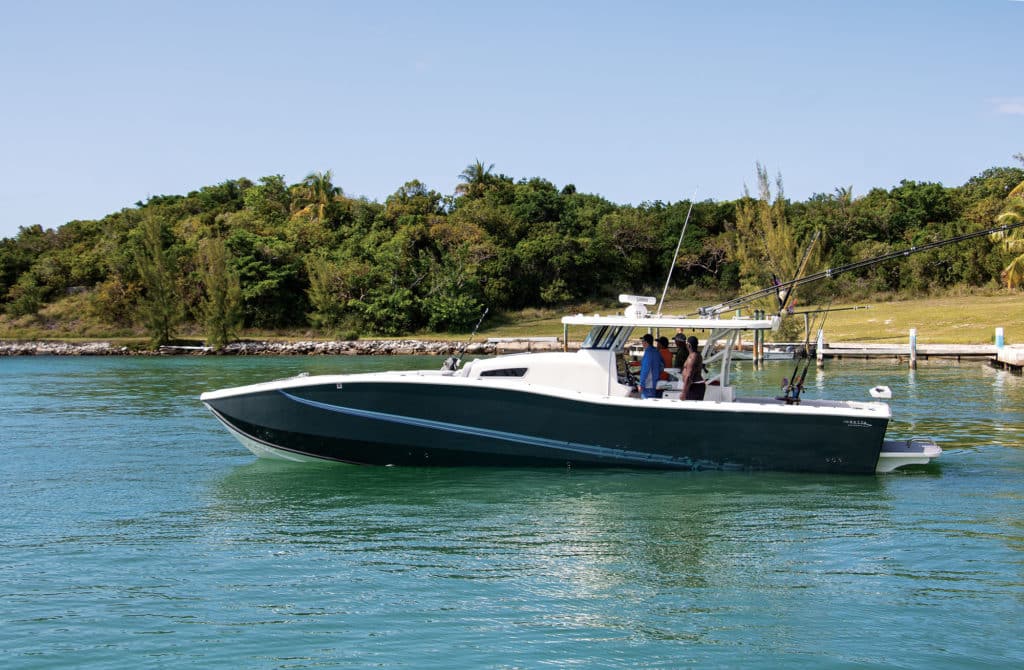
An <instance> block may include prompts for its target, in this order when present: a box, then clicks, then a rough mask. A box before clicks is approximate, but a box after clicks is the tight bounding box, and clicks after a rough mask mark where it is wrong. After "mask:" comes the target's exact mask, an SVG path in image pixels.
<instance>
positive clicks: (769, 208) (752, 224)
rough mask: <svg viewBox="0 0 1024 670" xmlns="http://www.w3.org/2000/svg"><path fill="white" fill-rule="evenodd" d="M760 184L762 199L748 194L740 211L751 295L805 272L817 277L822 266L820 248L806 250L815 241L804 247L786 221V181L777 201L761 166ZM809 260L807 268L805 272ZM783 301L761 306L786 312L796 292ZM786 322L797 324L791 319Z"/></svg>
mask: <svg viewBox="0 0 1024 670" xmlns="http://www.w3.org/2000/svg"><path fill="white" fill-rule="evenodd" d="M757 184H758V198H757V199H756V200H755V199H754V198H751V197H750V196H749V193H748V194H747V196H746V197H745V198H743V200H741V201H740V202H739V204H738V205H737V207H736V238H735V239H736V250H735V252H736V258H737V260H738V261H739V264H740V277H741V282H742V288H743V290H747V291H754V290H757V289H760V288H764V287H766V286H771V285H772V284H773V283H775V282H785V281H788V280H791V279H795V278H797V275H798V273H800V272H801V270H802V272H803V274H809V273H813V272H815V271H816V270H817V269H818V265H819V264H820V262H821V260H820V258H821V254H820V247H819V246H818V245H817V244H814V245H813V246H811V248H810V249H809V250H808V249H806V248H805V247H806V245H809V244H810V243H811V240H807V241H806V242H805V245H804V246H802V245H801V244H800V241H799V240H797V236H796V232H795V231H794V230H793V226H792V225H791V224H790V223H789V221H788V219H787V217H786V200H785V196H784V195H783V189H782V177H781V176H779V177H776V180H775V184H776V194H775V198H774V200H773V199H772V194H771V186H770V184H769V182H768V172H767V170H765V168H764V167H763V166H762V165H761V164H760V163H758V164H757ZM805 256H806V264H805V265H804V267H803V268H801V267H800V266H801V262H803V261H804V259H805ZM779 300H780V302H781V304H780V302H773V301H771V300H764V301H759V304H758V305H757V306H758V307H760V308H762V309H764V310H765V311H768V312H776V311H778V312H782V311H783V309H784V308H785V307H787V306H789V305H791V304H793V292H792V291H790V292H788V293H780V295H779ZM786 322H787V323H789V322H793V320H792V319H787V320H786ZM784 325H786V324H784ZM794 325H795V324H794ZM794 332H795V331H794ZM792 335H793V332H790V330H789V329H784V330H783V331H782V332H781V333H780V334H779V337H782V338H784V339H789V338H790V337H792Z"/></svg>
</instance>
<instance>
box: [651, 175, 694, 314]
mask: <svg viewBox="0 0 1024 670" xmlns="http://www.w3.org/2000/svg"><path fill="white" fill-rule="evenodd" d="M696 197H697V189H693V197H691V198H690V208H689V209H688V210H686V219H685V220H684V221H683V230H682V232H680V233H679V241H678V242H676V253H675V254H673V256H672V265H669V266H668V277H666V278H665V288H663V289H662V290H661V302H659V303H658V316H661V306H662V305H664V304H665V294H666V293H668V283H669V282H670V281H672V271H673V270H675V269H676V259H677V258H679V248H680V247H681V246H683V235H685V234H686V224H688V223H689V222H690V214H691V213H692V212H693V201H694V199H695V198H696Z"/></svg>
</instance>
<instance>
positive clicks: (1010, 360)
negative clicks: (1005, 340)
mask: <svg viewBox="0 0 1024 670" xmlns="http://www.w3.org/2000/svg"><path fill="white" fill-rule="evenodd" d="M991 360H992V367H996V368H999V369H1001V370H1009V371H1010V372H1015V373H1017V374H1021V371H1022V370H1024V345H1021V344H1018V345H1014V346H1004V347H1002V348H1000V349H999V353H997V354H996V355H995V357H993V358H992V359H991Z"/></svg>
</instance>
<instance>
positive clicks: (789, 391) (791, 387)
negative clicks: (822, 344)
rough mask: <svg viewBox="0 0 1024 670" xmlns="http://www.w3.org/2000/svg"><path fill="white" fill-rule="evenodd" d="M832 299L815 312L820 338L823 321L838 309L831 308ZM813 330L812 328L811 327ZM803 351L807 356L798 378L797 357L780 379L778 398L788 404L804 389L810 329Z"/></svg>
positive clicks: (798, 361) (793, 401)
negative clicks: (790, 369)
mask: <svg viewBox="0 0 1024 670" xmlns="http://www.w3.org/2000/svg"><path fill="white" fill-rule="evenodd" d="M831 307H832V301H831V300H830V301H829V303H828V306H827V307H826V308H825V309H823V310H818V312H817V314H820V315H821V325H820V326H818V317H817V316H816V317H815V318H814V321H815V325H816V326H818V328H817V331H818V338H819V339H820V338H821V334H822V333H823V332H824V331H825V321H826V319H828V315H829V313H830V312H833V311H839V310H838V309H837V310H833V309H831ZM812 330H813V329H812ZM804 352H805V354H806V356H807V361H806V362H805V363H804V371H803V372H802V373H800V376H799V378H798V377H797V373H798V372H799V370H800V360H799V359H798V360H797V362H796V365H795V366H793V374H792V376H791V377H790V378H789V379H788V380H787V379H783V380H782V389H783V397H782V398H780V400H785V401H786V402H787V403H789V404H794V403H798V402H800V394H801V393H802V392H803V390H804V380H805V379H807V369H808V368H810V367H811V353H810V352H811V331H810V330H808V331H807V334H806V335H805V336H804Z"/></svg>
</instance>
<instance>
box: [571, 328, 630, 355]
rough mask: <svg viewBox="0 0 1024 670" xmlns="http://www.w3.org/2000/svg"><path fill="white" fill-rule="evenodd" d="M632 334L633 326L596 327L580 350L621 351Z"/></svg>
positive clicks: (591, 330) (592, 329)
mask: <svg viewBox="0 0 1024 670" xmlns="http://www.w3.org/2000/svg"><path fill="white" fill-rule="evenodd" d="M632 332H633V328H632V327H631V326H594V327H593V328H591V329H590V333H588V334H587V339H585V340H583V344H582V345H581V347H580V348H582V349H611V350H612V351H620V350H621V349H622V347H623V345H624V344H625V343H626V340H627V339H629V335H630V333H632Z"/></svg>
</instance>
